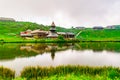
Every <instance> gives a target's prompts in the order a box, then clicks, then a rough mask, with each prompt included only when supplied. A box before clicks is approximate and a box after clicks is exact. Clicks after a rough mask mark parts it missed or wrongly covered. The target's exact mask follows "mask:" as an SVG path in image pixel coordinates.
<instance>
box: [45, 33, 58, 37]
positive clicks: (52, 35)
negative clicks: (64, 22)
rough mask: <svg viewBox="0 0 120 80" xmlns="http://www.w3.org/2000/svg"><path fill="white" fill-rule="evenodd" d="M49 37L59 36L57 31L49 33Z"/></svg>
mask: <svg viewBox="0 0 120 80" xmlns="http://www.w3.org/2000/svg"><path fill="white" fill-rule="evenodd" d="M47 37H58V34H57V33H51V32H50V33H49V35H47Z"/></svg>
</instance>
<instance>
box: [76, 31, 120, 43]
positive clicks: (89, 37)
mask: <svg viewBox="0 0 120 80" xmlns="http://www.w3.org/2000/svg"><path fill="white" fill-rule="evenodd" d="M76 38H77V39H81V40H86V41H120V29H103V30H93V29H85V30H82V31H81V32H80V34H79V35H78V36H76Z"/></svg>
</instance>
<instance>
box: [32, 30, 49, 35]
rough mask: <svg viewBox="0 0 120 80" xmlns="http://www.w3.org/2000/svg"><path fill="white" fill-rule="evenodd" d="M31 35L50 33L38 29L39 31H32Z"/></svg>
mask: <svg viewBox="0 0 120 80" xmlns="http://www.w3.org/2000/svg"><path fill="white" fill-rule="evenodd" d="M31 33H32V34H34V33H48V31H42V30H40V29H37V30H34V31H32V32H31Z"/></svg>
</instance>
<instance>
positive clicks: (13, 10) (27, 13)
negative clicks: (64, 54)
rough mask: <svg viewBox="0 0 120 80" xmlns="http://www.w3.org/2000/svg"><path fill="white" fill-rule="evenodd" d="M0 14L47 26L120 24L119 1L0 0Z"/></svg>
mask: <svg viewBox="0 0 120 80" xmlns="http://www.w3.org/2000/svg"><path fill="white" fill-rule="evenodd" d="M0 16H1V17H13V18H15V19H17V20H24V21H33V22H37V23H41V24H46V25H49V24H51V22H52V21H55V23H56V25H58V26H64V27H71V26H87V27H92V26H96V25H102V26H106V25H112V24H120V22H119V21H120V1H119V0H0Z"/></svg>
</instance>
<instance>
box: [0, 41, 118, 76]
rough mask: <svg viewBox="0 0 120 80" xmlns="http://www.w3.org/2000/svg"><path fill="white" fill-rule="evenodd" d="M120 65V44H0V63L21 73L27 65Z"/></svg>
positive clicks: (17, 73)
mask: <svg viewBox="0 0 120 80" xmlns="http://www.w3.org/2000/svg"><path fill="white" fill-rule="evenodd" d="M58 65H85V66H114V67H120V43H118V42H107V43H103V42H102V43H97V42H92V43H90V42H89V43H85V42H84V43H74V44H72V43H69V44H67V43H64V44H63V43H61V44H55V43H51V44H40V43H39V44H38V43H37V44H33V43H32V44H31V43H27V44H0V66H4V67H7V68H10V69H12V70H15V71H16V75H19V74H20V71H21V70H23V68H24V67H26V66H58Z"/></svg>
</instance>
